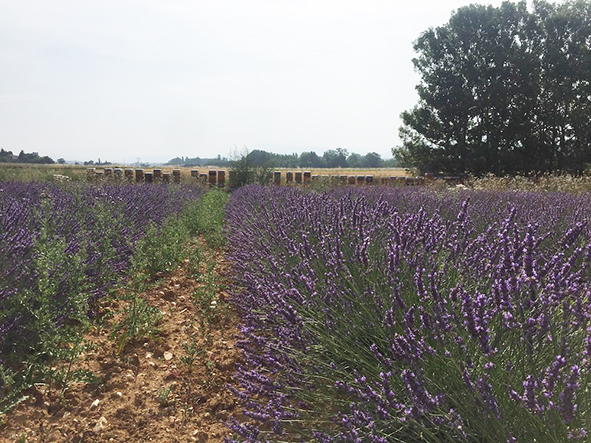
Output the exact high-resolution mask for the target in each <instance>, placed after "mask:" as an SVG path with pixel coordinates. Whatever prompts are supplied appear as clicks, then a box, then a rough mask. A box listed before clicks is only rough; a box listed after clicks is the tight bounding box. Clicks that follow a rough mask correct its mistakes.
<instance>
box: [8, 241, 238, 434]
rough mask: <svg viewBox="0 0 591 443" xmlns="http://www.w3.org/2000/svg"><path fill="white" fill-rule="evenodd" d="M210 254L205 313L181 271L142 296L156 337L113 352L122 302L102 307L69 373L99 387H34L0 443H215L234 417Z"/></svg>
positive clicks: (220, 291) (230, 355) (224, 328)
mask: <svg viewBox="0 0 591 443" xmlns="http://www.w3.org/2000/svg"><path fill="white" fill-rule="evenodd" d="M212 254H215V255H214V256H212V259H213V260H215V261H216V268H215V275H216V288H217V291H216V294H215V298H214V299H213V300H211V301H212V303H209V300H208V303H209V304H208V306H206V307H205V308H204V307H203V300H198V298H197V297H196V296H195V294H196V293H198V291H199V288H200V287H203V285H205V283H204V282H203V281H200V279H195V278H193V277H192V276H191V273H190V271H189V266H188V264H187V263H185V264H183V265H182V266H179V267H178V269H176V270H175V271H174V272H173V273H172V274H171V275H168V276H166V277H164V278H163V279H161V280H160V281H158V282H157V283H156V284H155V285H154V286H152V287H151V288H150V289H148V290H146V291H145V292H144V293H143V294H141V295H142V297H143V298H144V299H145V300H146V301H147V302H148V303H149V304H150V305H152V306H155V307H157V308H158V309H159V310H160V311H161V312H162V313H163V316H164V317H163V320H162V321H161V322H160V323H159V326H158V328H159V331H160V332H158V333H157V335H156V336H155V337H153V338H144V339H142V340H137V341H136V342H132V343H130V342H128V343H127V344H126V345H125V346H124V347H123V349H119V346H118V343H117V340H114V339H112V338H110V335H111V332H112V331H113V328H114V325H116V324H117V323H118V322H119V321H120V320H121V316H122V315H123V314H122V313H121V311H122V308H123V307H124V306H125V304H126V303H127V301H124V299H123V298H121V297H117V298H112V299H110V300H105V301H104V302H103V304H102V306H101V308H102V309H103V311H104V313H106V314H107V315H104V316H103V320H102V321H101V322H99V323H98V325H97V326H95V327H93V328H92V329H91V330H90V331H89V332H88V333H87V334H86V337H85V338H86V341H87V344H88V346H87V349H85V351H84V352H83V353H82V354H81V355H80V356H79V358H78V359H77V360H76V361H75V362H74V364H73V366H72V370H77V369H84V370H89V371H91V372H92V374H93V375H94V376H96V377H98V378H99V379H100V383H87V382H73V383H70V384H69V385H68V386H67V389H64V387H63V386H57V385H56V384H55V383H39V384H36V385H35V386H34V387H33V388H31V389H30V390H29V392H27V393H26V394H28V395H29V396H30V397H29V399H28V400H26V401H25V402H23V403H21V404H20V405H19V406H17V407H16V408H15V409H14V410H12V411H10V412H9V413H8V414H7V415H6V416H5V417H4V419H5V420H4V421H5V425H4V426H3V427H2V428H0V442H2V443H4V442H11V443H12V442H27V443H28V442H40V443H41V442H43V443H45V442H74V443H82V442H148V441H155V442H200V443H203V442H221V441H223V439H224V436H226V435H228V433H229V432H228V429H227V427H226V425H225V422H226V421H227V420H228V418H229V417H230V416H231V415H234V414H235V413H237V411H238V408H237V403H236V399H235V397H234V396H233V394H232V393H231V392H230V391H229V389H228V385H229V384H230V383H231V381H232V375H233V373H234V368H235V365H236V363H237V361H238V360H239V358H240V353H239V351H238V350H237V349H236V348H235V342H236V336H237V333H238V330H237V319H236V316H235V315H234V314H233V312H232V311H231V309H230V308H229V306H228V303H227V293H226V292H225V290H224V286H225V284H226V283H227V274H226V273H227V264H226V262H225V261H224V258H223V256H222V254H221V253H219V252H212ZM204 272H205V271H204ZM111 314H112V315H111ZM191 347H192V349H193V350H194V351H195V352H194V355H195V360H194V362H193V363H192V365H191V364H190V358H189V357H190V354H189V349H191Z"/></svg>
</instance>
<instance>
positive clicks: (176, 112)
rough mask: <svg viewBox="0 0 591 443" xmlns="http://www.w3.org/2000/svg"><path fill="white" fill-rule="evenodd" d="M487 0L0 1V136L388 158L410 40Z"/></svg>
mask: <svg viewBox="0 0 591 443" xmlns="http://www.w3.org/2000/svg"><path fill="white" fill-rule="evenodd" d="M469 3H483V4H493V5H495V6H498V5H499V4H500V3H501V2H500V1H496V0H491V1H482V2H479V1H477V2H473V1H472V2H471V1H469V0H413V1H406V0H404V1H396V0H384V1H382V0H356V1H348V0H338V1H328V0H310V1H308V0H248V1H247V0H211V1H210V0H208V1H204V0H186V1H185V0H182V1H181V0H97V1H90V0H38V1H35V0H0V147H1V148H4V149H5V150H10V151H13V152H14V153H17V154H18V152H20V151H21V150H24V151H25V152H31V151H34V152H39V154H40V155H49V156H50V157H52V158H54V159H58V158H60V157H62V158H65V159H66V160H81V161H83V160H91V159H92V160H95V161H96V160H97V159H98V158H100V159H101V160H102V161H105V160H108V161H111V162H118V163H122V162H126V163H132V162H135V161H137V160H138V159H141V161H142V162H160V161H167V160H169V159H171V158H173V157H175V156H188V157H197V156H199V157H214V156H216V155H218V154H220V155H222V156H223V157H224V156H225V157H229V156H231V155H232V153H233V152H234V147H236V148H238V150H240V149H243V147H245V146H246V147H247V148H248V149H251V150H252V149H264V150H267V151H271V152H277V153H292V152H297V153H300V152H302V151H309V150H314V151H316V152H317V153H318V154H321V153H322V152H324V151H325V150H327V149H335V148H339V147H340V148H346V149H348V150H349V152H357V153H360V154H365V153H367V152H372V151H373V152H377V153H379V154H380V155H381V156H382V157H383V158H389V157H391V148H392V147H393V146H397V145H399V144H400V140H399V138H398V128H399V126H400V119H399V115H400V113H401V112H402V111H404V110H406V109H410V108H412V106H413V105H414V104H415V103H416V101H417V96H416V92H415V86H416V84H417V83H418V81H419V78H418V75H417V74H416V73H415V72H414V70H413V66H412V61H411V60H412V58H413V56H414V55H415V54H414V52H413V49H412V44H413V41H415V40H416V38H417V37H418V36H419V35H420V34H421V32H423V31H425V30H426V29H428V28H430V27H435V26H439V25H442V24H444V23H446V22H447V21H448V20H449V18H450V16H451V13H452V11H453V10H455V9H457V8H458V7H461V6H465V5H467V4H469Z"/></svg>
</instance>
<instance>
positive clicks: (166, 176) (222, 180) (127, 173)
mask: <svg viewBox="0 0 591 443" xmlns="http://www.w3.org/2000/svg"><path fill="white" fill-rule="evenodd" d="M87 172H88V177H89V179H92V180H96V179H111V180H123V179H125V180H126V181H129V182H134V181H135V182H137V183H154V182H160V183H180V182H181V170H180V169H173V170H172V172H163V171H162V169H153V170H152V171H144V170H143V169H131V168H127V169H123V168H104V169H103V170H97V169H95V168H88V170H87ZM233 178H234V171H229V173H228V182H227V183H226V171H225V170H209V171H208V172H207V173H205V172H202V173H200V172H199V171H198V170H197V169H193V170H191V179H192V180H195V181H199V182H202V183H204V184H207V183H208V184H210V185H212V186H213V185H217V186H221V187H224V186H226V185H227V186H229V187H232V185H233V182H234V180H233ZM433 179H435V176H434V174H430V173H429V174H425V177H387V176H379V177H374V176H373V175H312V173H311V172H310V171H295V172H294V171H287V172H285V173H283V172H282V171H275V172H273V183H274V184H275V185H281V184H288V185H289V184H310V183H314V182H330V183H333V184H341V185H366V184H367V185H371V184H374V183H375V184H382V185H392V184H397V185H404V186H414V185H422V184H424V183H425V182H426V181H430V180H433ZM445 180H446V181H451V182H461V178H460V177H445Z"/></svg>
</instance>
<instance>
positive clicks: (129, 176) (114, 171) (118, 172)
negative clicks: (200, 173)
mask: <svg viewBox="0 0 591 443" xmlns="http://www.w3.org/2000/svg"><path fill="white" fill-rule="evenodd" d="M86 173H87V176H88V179H89V180H126V181H128V182H134V181H135V182H138V183H144V182H145V183H152V182H162V183H180V182H181V170H180V169H173V170H172V172H163V171H162V169H153V170H152V171H144V170H143V169H131V168H126V169H123V168H104V169H96V168H88V169H87V170H86Z"/></svg>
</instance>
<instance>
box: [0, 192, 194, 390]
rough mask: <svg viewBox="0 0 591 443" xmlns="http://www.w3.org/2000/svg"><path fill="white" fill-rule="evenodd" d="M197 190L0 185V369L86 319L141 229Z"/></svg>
mask: <svg viewBox="0 0 591 443" xmlns="http://www.w3.org/2000/svg"><path fill="white" fill-rule="evenodd" d="M200 192H201V191H200V189H197V188H187V187H159V186H133V185H107V184H105V185H100V186H88V185H75V184H67V183H66V184H61V185H56V184H48V183H27V184H24V183H17V182H0V369H1V368H2V361H4V362H5V363H9V360H11V361H12V362H13V363H14V362H17V363H18V361H19V360H20V359H21V358H22V357H23V355H27V354H30V353H35V352H39V349H38V348H36V346H37V345H38V344H39V342H42V341H44V340H46V339H48V338H51V335H52V334H54V335H55V334H59V332H56V331H59V330H60V328H61V326H62V325H64V324H71V323H72V322H77V321H79V320H80V319H81V318H83V317H85V316H87V315H88V314H89V313H90V314H92V311H93V309H94V308H95V307H96V306H95V303H94V302H95V301H96V300H98V299H99V298H100V297H102V296H103V295H105V294H107V293H108V292H109V290H112V289H114V288H116V287H117V285H118V284H120V283H121V281H122V279H123V278H124V276H125V272H126V270H127V269H128V268H129V266H130V263H131V260H132V257H133V254H134V247H135V245H136V243H137V241H138V240H139V239H141V238H142V236H143V235H144V233H145V232H146V230H147V229H148V227H149V226H158V225H159V224H161V223H162V222H163V220H165V219H166V218H167V217H169V216H171V215H174V214H178V213H179V212H180V211H181V210H182V208H183V206H184V205H185V204H186V203H187V202H189V201H191V200H194V199H196V198H197V197H198V196H199V194H200ZM151 229H153V228H151ZM41 357H42V356H41ZM1 388H2V385H1V381H0V392H1Z"/></svg>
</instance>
